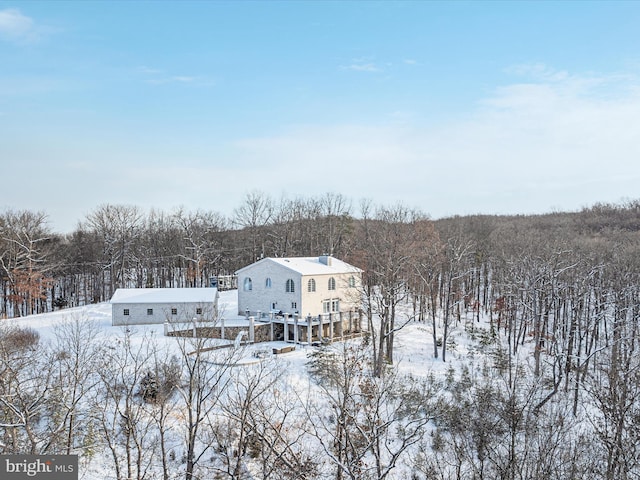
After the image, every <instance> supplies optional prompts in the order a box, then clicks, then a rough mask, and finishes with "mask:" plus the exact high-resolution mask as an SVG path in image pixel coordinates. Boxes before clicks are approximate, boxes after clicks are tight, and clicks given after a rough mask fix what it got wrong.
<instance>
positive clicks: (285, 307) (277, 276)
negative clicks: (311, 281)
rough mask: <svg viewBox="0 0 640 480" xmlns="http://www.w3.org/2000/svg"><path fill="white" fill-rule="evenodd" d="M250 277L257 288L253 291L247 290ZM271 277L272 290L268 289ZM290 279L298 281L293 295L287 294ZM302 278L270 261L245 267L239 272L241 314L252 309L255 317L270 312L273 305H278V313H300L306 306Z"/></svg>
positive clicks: (254, 287)
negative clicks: (260, 313)
mask: <svg viewBox="0 0 640 480" xmlns="http://www.w3.org/2000/svg"><path fill="white" fill-rule="evenodd" d="M247 277H249V278H251V284H252V287H253V288H252V290H251V291H245V289H244V283H245V278H247ZM267 278H270V279H271V288H267V287H266V286H265V283H266V280H267ZM287 279H292V280H293V282H294V285H295V291H294V292H293V293H288V292H287V291H286V283H287ZM300 279H301V275H300V274H299V273H297V272H294V271H292V270H289V269H288V268H286V267H283V266H281V265H278V264H277V263H276V262H273V261H270V259H268V258H266V259H264V260H261V261H259V262H257V263H254V264H253V265H250V266H249V267H245V268H243V269H242V270H241V271H239V272H238V314H240V315H242V314H244V313H245V311H246V310H249V311H250V312H251V314H255V313H256V312H257V311H260V312H263V313H269V312H270V311H271V306H272V304H273V303H275V304H276V308H275V310H276V311H278V310H282V311H283V312H285V313H291V314H293V313H294V312H295V311H296V310H297V311H300V305H301V303H302V302H301V296H300V295H301V289H302V287H303V285H301V283H300ZM304 288H306V285H305V286H304ZM292 303H296V304H297V307H296V308H292V307H291V304H292Z"/></svg>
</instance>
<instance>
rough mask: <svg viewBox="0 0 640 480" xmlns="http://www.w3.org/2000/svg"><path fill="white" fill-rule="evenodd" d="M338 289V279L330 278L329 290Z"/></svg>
mask: <svg viewBox="0 0 640 480" xmlns="http://www.w3.org/2000/svg"><path fill="white" fill-rule="evenodd" d="M335 289H336V279H335V278H333V277H331V278H330V279H329V290H335Z"/></svg>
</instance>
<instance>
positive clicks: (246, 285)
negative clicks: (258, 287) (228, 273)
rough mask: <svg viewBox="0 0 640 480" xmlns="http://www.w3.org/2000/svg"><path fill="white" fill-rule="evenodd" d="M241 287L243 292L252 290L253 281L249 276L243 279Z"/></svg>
mask: <svg viewBox="0 0 640 480" xmlns="http://www.w3.org/2000/svg"><path fill="white" fill-rule="evenodd" d="M243 288H244V291H245V292H250V291H251V290H253V282H252V281H251V278H249V277H247V278H245V279H244V283H243Z"/></svg>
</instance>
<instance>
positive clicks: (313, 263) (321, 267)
mask: <svg viewBox="0 0 640 480" xmlns="http://www.w3.org/2000/svg"><path fill="white" fill-rule="evenodd" d="M326 258H327V257H288V258H274V257H268V258H264V259H262V260H259V261H258V262H256V263H260V262H265V261H269V262H275V263H277V264H278V265H281V266H283V267H285V268H288V269H290V270H293V271H294V272H298V273H300V274H301V275H325V274H339V273H360V272H362V270H361V269H359V268H358V267H354V266H353V265H350V264H348V263H347V262H343V261H342V260H338V259H337V258H334V257H328V261H327V263H324V261H323V259H326ZM253 265H255V263H254V264H253ZM251 266H252V265H249V266H247V267H244V268H241V269H240V270H238V271H237V272H236V273H240V272H242V271H243V270H245V269H247V268H250V267H251Z"/></svg>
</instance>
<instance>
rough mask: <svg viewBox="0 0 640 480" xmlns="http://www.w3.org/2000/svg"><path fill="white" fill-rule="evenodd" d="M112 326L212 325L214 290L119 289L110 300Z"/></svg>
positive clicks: (215, 293)
mask: <svg viewBox="0 0 640 480" xmlns="http://www.w3.org/2000/svg"><path fill="white" fill-rule="evenodd" d="M111 311H112V325H142V324H154V323H155V324H162V323H164V322H166V321H169V322H189V321H192V320H193V319H194V318H195V319H197V320H199V321H213V320H216V318H217V315H218V289H217V288H119V289H117V290H116V291H115V293H114V294H113V297H112V298H111Z"/></svg>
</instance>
